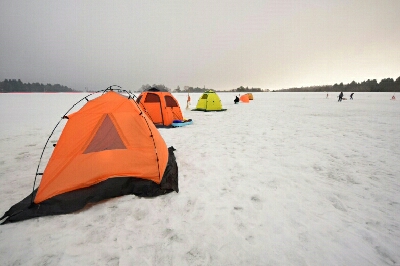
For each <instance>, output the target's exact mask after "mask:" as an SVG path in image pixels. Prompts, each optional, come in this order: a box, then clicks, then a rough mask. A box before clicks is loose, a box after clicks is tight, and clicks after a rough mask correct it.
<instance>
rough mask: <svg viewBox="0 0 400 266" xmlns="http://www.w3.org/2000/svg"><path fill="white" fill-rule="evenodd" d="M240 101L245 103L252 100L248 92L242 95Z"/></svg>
mask: <svg viewBox="0 0 400 266" xmlns="http://www.w3.org/2000/svg"><path fill="white" fill-rule="evenodd" d="M240 101H241V102H243V103H248V102H250V100H249V96H248V95H247V94H243V95H242V96H240Z"/></svg>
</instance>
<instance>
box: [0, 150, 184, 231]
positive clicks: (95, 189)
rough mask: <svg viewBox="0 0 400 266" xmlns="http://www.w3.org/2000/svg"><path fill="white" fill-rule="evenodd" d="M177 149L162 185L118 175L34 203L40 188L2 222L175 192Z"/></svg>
mask: <svg viewBox="0 0 400 266" xmlns="http://www.w3.org/2000/svg"><path fill="white" fill-rule="evenodd" d="M174 150H175V149H174V148H173V147H169V148H168V152H169V156H168V164H167V167H166V169H165V171H164V175H163V178H162V181H161V183H160V184H157V183H155V182H153V181H150V180H145V179H140V178H136V177H114V178H109V179H107V180H105V181H103V182H101V183H98V184H96V185H93V186H91V187H87V188H83V189H79V190H75V191H71V192H67V193H64V194H60V195H57V196H54V197H52V198H50V199H47V200H45V201H43V202H41V203H39V204H35V203H33V202H32V199H33V198H34V197H35V195H36V192H37V189H36V190H34V191H33V192H32V193H31V194H30V195H29V196H27V197H26V198H24V199H23V200H22V201H20V202H18V203H17V204H15V205H14V206H12V207H11V208H10V209H9V210H8V211H6V212H5V214H4V215H3V217H1V218H0V220H3V219H5V220H4V221H3V223H2V224H6V223H12V222H18V221H23V220H27V219H31V218H35V217H42V216H49V215H57V214H67V213H72V212H75V211H78V210H80V209H82V208H84V207H85V206H86V205H88V204H93V203H97V202H99V201H102V200H105V199H110V198H114V197H119V196H124V195H130V194H133V195H136V196H139V197H157V196H160V195H163V194H166V193H170V192H172V191H176V192H179V187H178V165H177V163H176V158H175V155H174Z"/></svg>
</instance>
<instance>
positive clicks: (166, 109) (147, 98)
mask: <svg viewBox="0 0 400 266" xmlns="http://www.w3.org/2000/svg"><path fill="white" fill-rule="evenodd" d="M136 101H137V102H138V103H139V104H140V107H141V108H142V109H143V110H144V111H145V112H146V113H147V115H148V116H149V117H150V119H151V120H152V121H153V123H154V124H155V125H156V127H163V126H165V127H168V126H171V125H172V123H173V121H174V120H183V115H182V110H181V108H180V106H179V103H178V101H177V100H176V99H175V97H174V96H173V95H172V94H171V93H170V92H168V91H160V90H158V89H156V88H151V89H149V90H147V91H144V92H142V93H141V94H140V95H139V97H138V99H137V100H136Z"/></svg>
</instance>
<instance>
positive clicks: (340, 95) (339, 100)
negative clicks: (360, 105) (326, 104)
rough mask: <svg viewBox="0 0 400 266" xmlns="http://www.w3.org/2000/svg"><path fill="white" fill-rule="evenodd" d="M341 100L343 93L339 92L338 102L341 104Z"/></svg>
mask: <svg viewBox="0 0 400 266" xmlns="http://www.w3.org/2000/svg"><path fill="white" fill-rule="evenodd" d="M342 99H343V91H341V92H340V94H339V99H338V102H341V101H342Z"/></svg>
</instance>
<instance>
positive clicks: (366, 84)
mask: <svg viewBox="0 0 400 266" xmlns="http://www.w3.org/2000/svg"><path fill="white" fill-rule="evenodd" d="M279 91H283V92H286V91H298V92H302V91H304V92H314V91H315V92H317V91H326V92H328V91H335V92H337V91H343V92H360V91H362V92H395V91H400V77H398V78H397V79H396V80H393V79H392V78H386V79H382V80H381V81H380V82H378V81H377V80H376V79H372V80H371V79H368V80H367V81H363V82H360V83H357V82H355V81H352V82H351V83H349V84H343V83H340V84H335V85H325V86H310V87H301V88H290V89H283V90H279Z"/></svg>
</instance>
